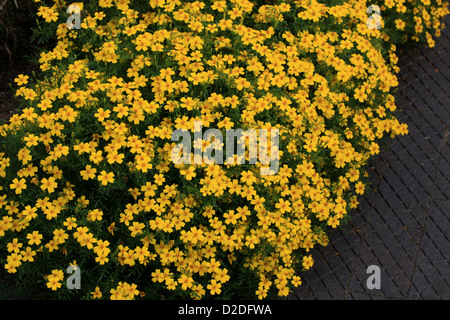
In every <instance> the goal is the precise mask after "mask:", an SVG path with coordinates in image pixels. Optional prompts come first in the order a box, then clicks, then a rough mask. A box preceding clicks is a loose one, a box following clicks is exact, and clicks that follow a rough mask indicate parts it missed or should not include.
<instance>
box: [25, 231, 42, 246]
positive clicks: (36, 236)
mask: <svg viewBox="0 0 450 320" xmlns="http://www.w3.org/2000/svg"><path fill="white" fill-rule="evenodd" d="M42 237H43V236H42V234H40V233H39V232H38V231H33V232H32V233H28V234H27V239H28V244H29V245H30V246H31V245H33V244H35V245H39V244H40V243H41V239H42Z"/></svg>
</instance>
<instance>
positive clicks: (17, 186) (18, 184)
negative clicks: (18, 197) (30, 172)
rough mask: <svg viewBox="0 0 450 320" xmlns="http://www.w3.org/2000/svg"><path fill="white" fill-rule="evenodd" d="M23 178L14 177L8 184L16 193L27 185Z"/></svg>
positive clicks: (20, 191)
mask: <svg viewBox="0 0 450 320" xmlns="http://www.w3.org/2000/svg"><path fill="white" fill-rule="evenodd" d="M25 182H26V181H25V179H23V178H22V179H20V180H19V179H17V178H14V179H13V181H12V183H11V184H10V185H9V187H10V188H11V189H13V190H15V192H16V194H21V193H22V190H25V189H26V188H27V185H26V183H25Z"/></svg>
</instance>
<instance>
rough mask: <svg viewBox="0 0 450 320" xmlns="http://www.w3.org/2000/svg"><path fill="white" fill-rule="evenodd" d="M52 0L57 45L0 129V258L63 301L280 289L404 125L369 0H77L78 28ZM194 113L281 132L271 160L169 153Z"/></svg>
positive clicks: (43, 10) (292, 280) (22, 86)
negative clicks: (72, 280) (75, 280)
mask: <svg viewBox="0 0 450 320" xmlns="http://www.w3.org/2000/svg"><path fill="white" fill-rule="evenodd" d="M47 2H48V1H45V2H44V1H41V2H39V4H40V9H39V11H38V15H39V16H40V17H41V18H42V19H44V20H45V21H46V22H48V23H49V24H50V25H56V38H57V39H58V41H57V44H56V46H55V48H54V49H53V50H51V51H48V52H42V54H41V56H40V61H39V62H40V68H41V70H42V74H43V77H42V79H41V80H37V81H36V82H35V83H34V84H29V83H28V80H29V79H28V78H27V77H25V76H20V77H18V79H16V82H17V85H18V86H19V88H18V90H17V96H18V97H19V98H21V99H22V100H23V106H24V107H23V110H22V111H21V112H20V113H19V114H15V115H13V116H12V117H11V119H10V121H9V123H8V124H5V125H3V126H1V127H0V140H1V145H0V181H1V183H0V185H1V187H0V245H1V247H0V252H1V254H2V255H1V256H0V262H2V264H3V265H4V267H5V268H6V270H7V271H8V272H10V273H18V272H20V273H21V274H22V275H23V277H24V279H25V278H26V277H29V278H30V279H31V278H32V279H33V280H29V281H30V282H32V281H33V283H37V284H38V285H39V284H43V285H45V283H46V284H47V287H48V288H49V289H51V290H50V291H51V292H53V291H55V294H60V297H64V296H73V295H75V294H77V295H80V296H82V297H87V298H89V297H90V298H102V297H106V298H111V299H131V298H138V297H147V298H161V297H182V298H193V299H197V298H204V297H210V296H213V297H214V296H221V297H237V296H239V297H242V296H246V295H253V296H256V297H258V298H260V299H263V298H266V297H268V295H269V294H271V293H272V292H275V293H276V294H278V295H279V296H286V295H288V294H289V292H290V290H291V289H292V287H295V286H298V285H300V284H301V278H300V276H299V274H298V272H299V271H301V270H307V269H309V268H310V267H312V265H313V259H312V257H311V252H310V250H311V249H312V248H314V247H315V246H316V245H317V244H322V245H326V244H327V242H328V239H327V231H328V230H329V229H330V228H336V227H338V226H339V225H341V224H342V223H344V222H345V221H346V219H348V211H349V210H351V209H352V208H355V207H356V206H357V203H358V199H357V197H358V195H362V194H364V192H365V190H366V178H367V172H366V171H365V165H366V164H367V161H368V159H369V158H370V157H371V156H372V155H374V154H377V153H378V152H379V150H380V149H379V143H380V141H381V139H382V138H383V137H384V136H386V135H390V136H391V137H394V136H395V135H402V134H406V133H407V127H406V125H404V124H401V123H399V121H398V120H397V119H396V118H395V116H394V111H395V109H396V106H395V102H394V97H393V95H392V94H391V89H392V88H395V87H396V86H397V80H396V77H395V72H396V71H397V67H396V65H395V53H394V51H393V50H392V48H391V47H390V46H387V47H388V49H386V43H385V40H386V39H385V38H386V33H385V32H384V31H383V29H381V30H377V29H369V28H367V25H366V21H367V13H366V8H367V6H366V2H365V1H356V0H350V1H332V2H330V3H328V1H327V2H326V3H325V2H320V1H316V0H312V1H310V0H308V1H303V0H297V1H267V2H266V1H249V0H215V1H207V2H200V1H178V0H150V1H149V2H148V1H130V0H119V1H112V0H100V1H87V3H86V2H85V3H84V4H81V3H78V4H77V3H75V5H78V6H79V8H80V9H81V15H80V19H81V29H80V30H77V29H72V30H69V29H68V28H67V25H66V20H67V19H68V17H69V15H70V14H67V13H66V10H65V8H66V7H68V5H69V3H65V2H64V1H62V0H58V1H56V2H55V3H54V4H53V5H50V4H48V3H47ZM387 2H388V1H386V6H388V4H387ZM395 4H396V6H397V7H399V6H400V2H397V1H396V2H395ZM426 5H427V4H426V3H425V2H424V1H423V7H426ZM388 7H389V6H388ZM439 10H440V11H439ZM438 11H439V12H438ZM444 11H445V9H435V10H434V11H433V10H432V14H435V15H436V16H437V17H440V16H442V12H444ZM399 12H401V11H399ZM433 19H434V18H433ZM433 21H437V20H433ZM401 25H402V24H401V23H400V22H399V23H398V27H399V29H401ZM433 26H434V27H437V24H436V23H433ZM195 121H201V123H202V125H203V128H204V129H205V130H206V129H208V128H217V129H219V130H222V131H225V130H226V129H238V128H240V129H243V130H246V129H249V128H252V129H257V130H258V129H273V128H276V129H278V130H279V133H280V141H279V146H274V145H272V146H270V148H278V149H279V155H280V159H279V160H280V161H279V163H280V167H279V170H278V171H277V172H271V173H272V174H269V175H262V174H261V173H260V168H262V167H264V165H265V164H264V163H261V162H259V161H258V162H257V163H256V164H249V163H248V160H249V158H250V155H249V151H248V149H247V153H246V159H245V160H247V162H245V163H244V164H236V163H235V164H233V163H227V164H225V165H219V164H209V163H205V162H203V163H199V164H197V163H193V164H182V165H177V164H174V163H173V161H172V159H171V152H172V150H173V148H174V146H175V143H174V142H173V141H172V140H171V137H172V133H173V132H174V130H176V129H186V130H191V131H192V130H193V126H194V122H195ZM194 143H195V144H197V145H199V146H201V147H202V148H204V149H205V148H208V146H211V145H212V144H213V143H214V142H213V141H208V140H200V141H198V140H197V141H194ZM248 143H249V142H248V141H247V146H248ZM193 156H194V155H193V154H192V157H193ZM74 260H76V261H77V265H78V266H79V267H80V268H81V272H82V275H83V276H82V279H83V280H82V284H81V289H80V290H73V291H70V290H68V289H67V288H65V287H64V286H61V281H62V279H63V277H64V275H63V274H62V272H60V269H65V267H67V266H68V265H70V264H72V263H73V261H74ZM50 270H53V272H52V274H51V275H49V276H46V278H45V277H42V274H47V273H49V272H51V271H50ZM36 278H37V279H40V280H39V281H35V279H36ZM40 281H41V282H40ZM129 283H131V284H129Z"/></svg>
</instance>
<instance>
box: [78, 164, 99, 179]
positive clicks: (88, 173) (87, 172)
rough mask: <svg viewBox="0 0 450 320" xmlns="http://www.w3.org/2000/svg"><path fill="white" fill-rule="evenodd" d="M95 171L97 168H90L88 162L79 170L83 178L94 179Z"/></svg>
mask: <svg viewBox="0 0 450 320" xmlns="http://www.w3.org/2000/svg"><path fill="white" fill-rule="evenodd" d="M96 173H97V169H95V168H92V166H91V165H90V164H88V165H86V168H85V169H84V170H82V171H80V174H81V177H82V178H83V180H89V179H94V178H95V175H96Z"/></svg>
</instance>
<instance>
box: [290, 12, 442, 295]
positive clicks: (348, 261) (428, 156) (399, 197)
mask: <svg viewBox="0 0 450 320" xmlns="http://www.w3.org/2000/svg"><path fill="white" fill-rule="evenodd" d="M445 23H446V27H445V29H444V30H443V33H442V35H441V36H440V37H439V38H438V39H437V40H436V46H435V47H434V48H426V47H420V48H418V49H417V50H416V51H414V52H409V53H406V54H399V58H400V60H399V67H400V73H399V76H398V79H399V90H398V92H397V94H396V99H397V100H396V101H397V106H398V109H399V115H398V118H399V120H400V121H401V122H404V123H407V124H408V128H409V134H408V135H405V136H399V137H397V138H395V139H391V140H390V141H388V145H385V146H383V147H382V149H383V151H382V152H381V153H380V154H379V155H378V156H377V157H375V158H373V159H372V161H371V163H370V166H369V171H370V176H371V183H372V189H373V190H371V191H368V192H367V195H366V196H365V198H364V199H361V200H360V206H359V207H358V209H357V210H355V211H354V212H352V213H351V215H352V221H351V222H350V223H349V224H347V225H344V226H343V227H342V228H341V229H340V230H339V229H337V230H333V232H331V233H330V244H329V245H328V246H326V247H320V248H317V249H315V250H313V251H312V256H313V259H314V260H315V263H314V266H313V268H311V269H310V270H308V271H305V272H303V273H301V274H300V276H301V277H302V279H303V283H302V285H301V286H299V287H298V288H297V289H296V291H295V292H294V293H293V294H292V295H291V296H290V297H289V298H290V299H297V300H308V299H319V300H330V299H333V300H368V299H383V300H386V299H403V300H405V299H407V300H448V299H450V264H449V258H450V241H449V239H450V219H449V217H450V99H449V93H450V16H447V17H446V19H445ZM370 265H376V266H378V267H379V268H380V279H381V283H380V289H369V288H368V286H367V279H368V278H369V277H371V275H372V273H367V268H368V267H369V266H370Z"/></svg>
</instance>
